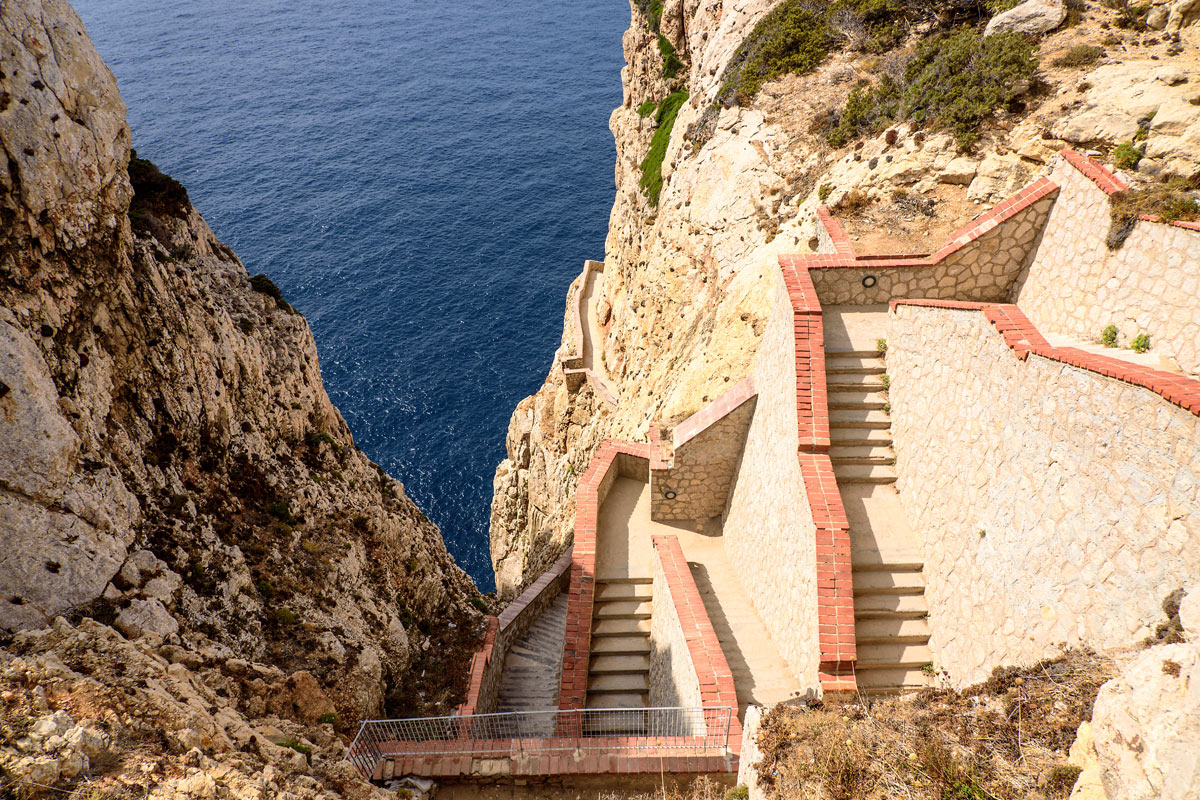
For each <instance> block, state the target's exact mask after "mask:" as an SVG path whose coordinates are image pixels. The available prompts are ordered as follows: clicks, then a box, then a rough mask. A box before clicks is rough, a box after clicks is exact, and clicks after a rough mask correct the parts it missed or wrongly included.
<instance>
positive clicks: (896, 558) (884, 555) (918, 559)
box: [850, 527, 924, 572]
mask: <svg viewBox="0 0 1200 800" xmlns="http://www.w3.org/2000/svg"><path fill="white" fill-rule="evenodd" d="M850 541H851V550H850V563H851V564H852V565H853V566H854V571H855V572H864V571H867V570H878V571H882V572H888V571H891V570H914V569H916V570H919V569H921V568H922V567H923V566H924V555H923V554H922V553H921V551H919V550H915V549H902V548H887V549H884V550H880V549H879V548H877V547H861V548H860V547H854V546H853V541H854V528H853V527H851V529H850Z"/></svg>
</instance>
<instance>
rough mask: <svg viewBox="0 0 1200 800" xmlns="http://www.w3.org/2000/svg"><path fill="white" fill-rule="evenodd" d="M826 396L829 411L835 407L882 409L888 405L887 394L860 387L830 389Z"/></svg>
mask: <svg viewBox="0 0 1200 800" xmlns="http://www.w3.org/2000/svg"><path fill="white" fill-rule="evenodd" d="M828 397H829V400H828V402H829V409H830V410H831V411H832V410H833V409H835V408H863V409H882V408H883V407H884V406H886V405H888V398H887V395H886V394H884V393H883V392H872V391H865V390H862V389H855V390H853V391H837V392H835V391H832V390H830V391H829V392H828Z"/></svg>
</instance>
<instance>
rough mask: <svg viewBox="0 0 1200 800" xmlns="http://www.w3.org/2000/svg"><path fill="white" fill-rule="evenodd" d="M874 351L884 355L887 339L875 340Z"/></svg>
mask: <svg viewBox="0 0 1200 800" xmlns="http://www.w3.org/2000/svg"><path fill="white" fill-rule="evenodd" d="M875 349H876V350H878V351H879V352H881V353H886V352H887V339H876V340H875Z"/></svg>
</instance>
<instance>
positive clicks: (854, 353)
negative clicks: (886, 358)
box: [825, 348, 883, 359]
mask: <svg viewBox="0 0 1200 800" xmlns="http://www.w3.org/2000/svg"><path fill="white" fill-rule="evenodd" d="M825 357H826V358H874V359H882V358H883V351H882V350H831V349H829V348H825Z"/></svg>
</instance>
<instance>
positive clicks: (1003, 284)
mask: <svg viewBox="0 0 1200 800" xmlns="http://www.w3.org/2000/svg"><path fill="white" fill-rule="evenodd" d="M1032 186H1037V189H1036V191H1039V192H1041V193H1042V194H1043V195H1044V196H1042V197H1041V198H1040V199H1038V200H1037V201H1036V202H1035V203H1033V204H1032V205H1030V206H1029V207H1028V208H1025V209H1023V210H1022V211H1020V212H1019V213H1018V214H1016V215H1015V216H1014V217H1013V218H1012V219H1010V220H1007V221H1006V222H1005V223H1004V224H1003V225H1000V226H997V227H994V228H992V229H991V230H989V231H987V232H986V233H984V234H983V235H982V236H979V237H978V238H976V239H974V240H972V241H970V242H969V243H966V244H964V245H962V246H960V247H958V248H957V249H955V250H953V252H949V253H947V254H946V255H945V257H944V258H941V259H938V258H937V255H938V254H934V256H933V257H932V258H922V257H920V256H917V257H915V258H896V259H881V258H879V257H878V256H872V257H863V259H862V260H863V261H864V263H863V264H862V266H857V265H856V266H853V267H839V268H836V269H814V270H813V271H812V281H813V285H814V286H815V287H816V290H817V296H818V297H819V298H820V300H821V304H822V305H831V304H846V303H851V304H855V305H859V304H870V303H886V302H888V301H890V300H895V299H898V298H906V297H928V298H948V299H949V298H953V299H958V300H980V301H987V300H1004V299H1007V298H1008V296H1009V293H1010V292H1011V290H1012V285H1013V282H1014V281H1016V280H1017V277H1018V276H1019V275H1020V274H1021V270H1022V269H1024V268H1025V267H1026V266H1027V265H1028V263H1029V259H1030V257H1031V256H1032V254H1033V252H1034V249H1035V247H1036V245H1037V242H1038V235H1039V232H1040V231H1041V228H1042V226H1043V224H1044V223H1045V220H1046V218H1047V216H1048V215H1049V214H1050V209H1051V208H1052V207H1053V205H1054V198H1053V197H1052V196H1045V192H1046V190H1047V189H1048V188H1049V187H1048V185H1045V184H1043V185H1037V184H1034V185H1031V187H1032ZM818 227H821V226H818ZM952 245H953V242H952ZM889 261H890V262H891V263H892V264H894V265H893V266H889ZM929 261H936V263H928V262H929ZM867 276H873V277H874V278H875V280H876V283H875V284H874V286H871V287H866V286H863V279H864V278H866V277H867Z"/></svg>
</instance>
